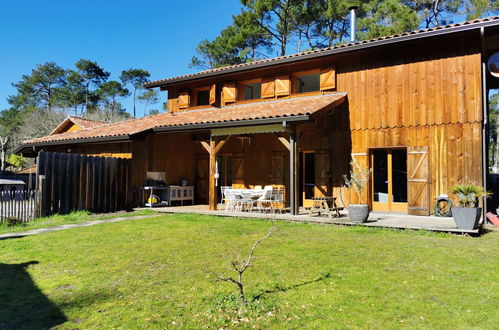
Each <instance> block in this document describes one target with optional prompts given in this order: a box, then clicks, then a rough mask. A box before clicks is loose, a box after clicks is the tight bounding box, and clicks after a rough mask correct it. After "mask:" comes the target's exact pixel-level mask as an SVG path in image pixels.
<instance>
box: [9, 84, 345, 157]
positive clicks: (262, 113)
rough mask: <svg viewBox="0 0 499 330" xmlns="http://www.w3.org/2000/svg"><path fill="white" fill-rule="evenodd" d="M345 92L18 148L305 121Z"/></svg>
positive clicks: (157, 118)
mask: <svg viewBox="0 0 499 330" xmlns="http://www.w3.org/2000/svg"><path fill="white" fill-rule="evenodd" d="M345 97H346V93H329V94H324V95H315V96H304V97H297V98H291V99H282V100H272V101H262V102H255V103H247V104H239V105H232V106H226V107H221V108H205V109H198V110H190V111H182V112H176V113H161V114H157V115H151V116H147V117H143V118H138V119H130V120H126V121H122V122H118V123H114V124H107V125H101V126H96V127H92V128H85V129H82V130H78V131H73V132H66V133H61V134H56V135H48V136H45V137H41V138H37V139H33V140H29V141H25V143H24V145H23V146H21V147H19V148H18V149H16V150H15V152H20V151H21V150H22V149H23V148H26V147H30V146H43V145H51V144H65V143H85V142H96V141H97V140H98V141H111V140H113V141H124V140H129V139H130V137H131V136H133V135H136V134H139V133H142V132H145V131H148V130H153V131H178V130H193V129H208V128H215V127H231V126H240V125H252V124H253V125H254V124H258V123H260V124H263V123H267V122H269V123H270V122H274V123H276V122H282V121H298V120H300V121H305V120H308V119H309V116H310V115H312V114H314V113H316V112H319V111H321V110H325V109H330V108H333V107H335V106H337V105H339V104H340V103H341V102H343V100H344V99H345Z"/></svg>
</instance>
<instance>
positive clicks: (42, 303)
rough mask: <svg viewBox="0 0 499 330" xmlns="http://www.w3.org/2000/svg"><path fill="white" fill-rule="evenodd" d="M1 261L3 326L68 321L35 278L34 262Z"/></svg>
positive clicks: (43, 325)
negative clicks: (15, 262) (29, 268)
mask: <svg viewBox="0 0 499 330" xmlns="http://www.w3.org/2000/svg"><path fill="white" fill-rule="evenodd" d="M36 264H38V261H29V262H24V263H21V264H3V263H0V328H1V329H19V328H30V329H47V328H51V327H54V326H57V325H59V324H61V323H64V322H66V321H67V318H66V316H65V315H64V314H63V313H62V312H61V310H60V309H59V308H58V307H57V306H56V305H55V304H54V303H52V302H51V301H50V300H49V299H48V298H47V297H46V296H45V295H44V294H43V293H42V292H41V291H40V289H38V287H37V286H36V285H35V283H34V282H33V280H32V278H31V276H30V275H29V273H28V272H27V268H28V267H29V266H30V265H36Z"/></svg>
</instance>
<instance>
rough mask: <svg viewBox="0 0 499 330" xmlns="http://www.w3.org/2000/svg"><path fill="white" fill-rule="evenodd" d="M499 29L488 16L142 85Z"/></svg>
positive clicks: (498, 22) (498, 20) (495, 19)
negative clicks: (482, 29) (417, 40)
mask: <svg viewBox="0 0 499 330" xmlns="http://www.w3.org/2000/svg"><path fill="white" fill-rule="evenodd" d="M491 25H499V16H491V17H486V18H481V19H474V20H470V21H465V22H461V23H456V24H449V25H444V26H438V27H435V28H430V29H423V30H416V31H409V32H403V33H399V34H394V35H391V36H386V37H380V38H375V39H370V40H362V41H357V42H355V43H348V44H342V45H337V46H332V47H326V48H320V49H315V50H310V51H305V52H301V53H297V54H291V55H284V56H279V57H275V58H269V59H264V60H259V61H253V62H247V63H241V64H236V65H230V66H225V67H220V68H214V69H209V70H205V71H200V72H197V73H191V74H186V75H182V76H177V77H172V78H166V79H160V80H154V81H150V82H147V83H145V84H144V86H145V87H146V88H154V87H160V86H167V85H170V84H174V83H179V82H185V81H189V80H195V79H199V78H208V77H214V76H218V75H222V74H225V73H229V72H230V73H234V72H241V71H246V70H252V69H257V68H262V67H268V66H273V65H278V64H284V63H290V62H297V61H300V60H306V59H312V58H317V57H323V56H328V55H333V54H340V53H344V52H350V51H356V50H361V49H365V48H371V47H378V46H382V45H388V44H394V43H398V42H404V41H410V40H415V39H420V38H427V37H435V36H439V35H444V34H451V33H458V32H463V31H469V30H473V29H479V28H480V27H482V26H483V27H485V26H491Z"/></svg>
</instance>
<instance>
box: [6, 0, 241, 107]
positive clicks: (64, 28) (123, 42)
mask: <svg viewBox="0 0 499 330" xmlns="http://www.w3.org/2000/svg"><path fill="white" fill-rule="evenodd" d="M240 8H241V6H240V4H239V1H238V0H212V1H202V0H190V1H189V0H183V1H182V0H180V1H177V0H146V1H136V0H135V1H130V0H120V1H117V0H100V1H98V0H46V1H40V0H36V1H35V0H25V1H19V0H12V1H11V0H2V3H1V4H0V44H1V45H2V47H1V48H0V110H3V109H5V108H7V107H8V103H7V101H6V98H7V96H8V95H12V94H14V93H15V89H14V88H13V87H12V86H11V83H12V82H17V81H19V80H20V78H21V76H22V75H23V74H27V73H30V72H31V70H32V69H33V68H35V66H36V65H37V64H42V63H45V62H48V61H53V62H56V63H57V64H59V65H60V66H62V67H64V68H74V63H75V62H76V61H77V60H78V59H80V58H86V59H90V60H93V61H96V62H97V63H98V64H99V65H101V66H102V67H103V68H105V69H106V70H107V71H109V72H111V73H112V75H111V79H114V80H118V77H119V74H120V73H121V70H123V69H129V68H140V69H146V70H148V71H149V72H150V73H151V79H152V80H155V79H162V78H166V77H170V76H176V75H181V74H186V73H190V72H193V71H196V70H191V69H189V68H188V64H189V62H190V59H191V57H192V56H193V55H194V49H195V48H196V46H197V44H198V43H199V41H201V40H202V39H205V38H208V39H212V38H214V37H216V35H217V34H218V33H219V32H220V31H221V30H222V29H223V28H224V27H226V26H227V25H229V24H230V23H231V20H232V15H233V14H237V13H238V12H240ZM161 94H162V101H164V100H165V98H166V97H165V95H164V94H165V93H164V92H162V93H161ZM123 103H124V106H125V107H126V108H127V110H129V111H130V110H131V102H130V101H128V102H123ZM154 107H156V108H159V109H160V108H161V105H160V104H158V105H156V106H154ZM137 110H138V115H139V114H140V115H141V114H142V107H141V106H139V107H138V109H137Z"/></svg>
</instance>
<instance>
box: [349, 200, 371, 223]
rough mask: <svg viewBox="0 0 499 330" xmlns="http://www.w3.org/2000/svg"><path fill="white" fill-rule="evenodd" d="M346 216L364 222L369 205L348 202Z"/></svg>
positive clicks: (367, 215) (367, 216) (354, 220)
mask: <svg viewBox="0 0 499 330" xmlns="http://www.w3.org/2000/svg"><path fill="white" fill-rule="evenodd" d="M348 217H349V218H350V220H351V221H353V222H359V223H362V222H366V221H367V218H369V205H367V204H350V205H349V206H348Z"/></svg>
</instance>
